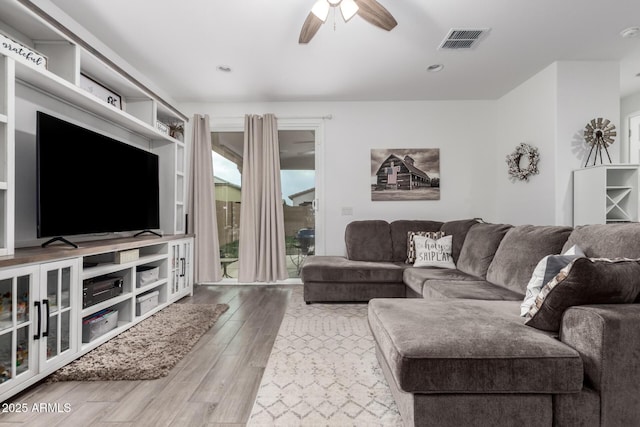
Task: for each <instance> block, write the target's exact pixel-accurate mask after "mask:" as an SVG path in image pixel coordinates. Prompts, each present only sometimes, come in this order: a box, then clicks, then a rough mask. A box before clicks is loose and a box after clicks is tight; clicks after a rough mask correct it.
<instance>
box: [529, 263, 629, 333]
mask: <svg viewBox="0 0 640 427" xmlns="http://www.w3.org/2000/svg"><path fill="white" fill-rule="evenodd" d="M639 277H640V260H637V259H636V260H631V259H624V258H618V259H614V260H611V259H606V258H578V259H576V260H575V261H573V262H571V263H570V264H569V265H568V266H566V267H565V268H563V269H562V270H560V273H558V275H556V277H554V278H553V279H552V280H551V281H550V282H549V283H547V284H546V285H544V287H543V288H542V290H541V291H540V293H539V294H538V296H537V297H536V301H535V303H534V304H533V305H532V306H531V308H530V309H529V312H528V313H527V315H526V317H527V321H526V324H527V325H529V326H533V327H534V328H538V329H542V330H545V331H553V332H555V331H558V330H559V329H560V323H561V320H562V316H563V314H564V312H565V310H567V309H568V308H569V307H572V306H577V305H587V304H630V303H633V302H634V301H635V300H636V298H637V297H638V295H640V280H639V279H638V278H639Z"/></svg>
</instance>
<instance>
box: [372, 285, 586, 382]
mask: <svg viewBox="0 0 640 427" xmlns="http://www.w3.org/2000/svg"><path fill="white" fill-rule="evenodd" d="M368 319H369V325H370V328H371V331H372V333H373V337H374V339H375V341H376V343H377V345H378V347H379V349H380V353H381V355H382V357H384V359H385V361H386V362H387V365H388V367H389V368H390V370H391V373H392V374H393V377H394V379H395V382H396V384H397V385H398V386H399V387H400V388H401V389H402V390H404V391H405V392H410V393H513V392H515V393H565V392H578V391H580V390H581V389H582V380H583V367H582V360H581V358H580V356H579V354H578V353H577V352H576V351H575V350H574V349H572V348H571V347H569V346H567V345H565V344H563V343H561V342H560V341H558V340H557V339H556V338H555V337H554V336H553V335H552V334H549V333H547V332H544V331H540V330H538V329H534V328H529V327H527V326H525V325H524V324H523V319H522V318H521V317H520V316H519V302H518V301H475V300H447V301H430V300H424V299H408V300H396V299H388V298H383V299H374V300H371V301H370V302H369V306H368Z"/></svg>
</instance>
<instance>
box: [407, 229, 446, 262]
mask: <svg viewBox="0 0 640 427" xmlns="http://www.w3.org/2000/svg"><path fill="white" fill-rule="evenodd" d="M416 236H422V237H428V238H430V239H435V240H438V239H440V238H442V237H444V232H443V231H407V259H406V260H405V262H404V263H405V264H413V263H414V262H416V241H415V238H416Z"/></svg>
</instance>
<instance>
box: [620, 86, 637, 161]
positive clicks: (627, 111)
mask: <svg viewBox="0 0 640 427" xmlns="http://www.w3.org/2000/svg"><path fill="white" fill-rule="evenodd" d="M631 114H633V115H638V114H640V92H638V93H634V94H632V95H628V96H625V97H624V98H622V99H621V100H620V121H621V123H620V133H619V135H620V142H621V144H620V160H621V161H623V162H631V163H638V162H639V161H640V152H639V150H638V148H637V147H634V148H633V152H631V151H630V150H631V147H630V144H629V123H628V119H629V116H630V115H631Z"/></svg>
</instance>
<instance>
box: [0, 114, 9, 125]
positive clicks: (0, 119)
mask: <svg viewBox="0 0 640 427" xmlns="http://www.w3.org/2000/svg"><path fill="white" fill-rule="evenodd" d="M8 121H9V118H8V117H7V115H6V114H0V123H8Z"/></svg>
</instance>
